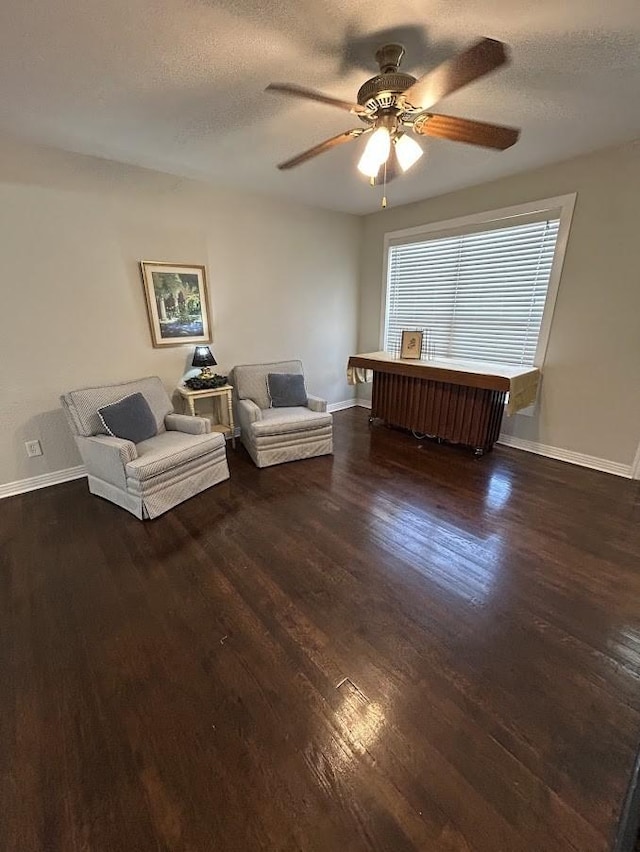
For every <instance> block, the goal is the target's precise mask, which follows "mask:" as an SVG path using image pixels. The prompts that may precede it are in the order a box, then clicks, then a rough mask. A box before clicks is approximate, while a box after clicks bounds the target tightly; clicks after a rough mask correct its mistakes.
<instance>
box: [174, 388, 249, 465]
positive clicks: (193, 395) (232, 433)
mask: <svg viewBox="0 0 640 852" xmlns="http://www.w3.org/2000/svg"><path fill="white" fill-rule="evenodd" d="M177 390H178V393H179V394H180V396H181V397H182V398H183V399H184V400H185V401H186V404H187V407H188V409H189V414H190V415H191V416H192V417H195V416H196V400H198V399H211V400H212V402H213V417H212V418H211V431H212V432H222V434H223V435H224V436H225V438H231V445H232V446H233V448H234V450H235V448H236V427H235V423H234V420H233V404H232V399H231V394H232V392H233V387H232V386H231V385H222V387H219V388H207V390H197V391H193V390H189V388H186V387H184V386H183V385H179V386H178V388H177ZM216 401H217V402H216ZM216 409H217V411H216ZM225 409H226V415H225ZM225 420H226V423H225V422H224V421H225Z"/></svg>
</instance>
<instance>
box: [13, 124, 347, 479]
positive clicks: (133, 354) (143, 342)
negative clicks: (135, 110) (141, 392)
mask: <svg viewBox="0 0 640 852" xmlns="http://www.w3.org/2000/svg"><path fill="white" fill-rule="evenodd" d="M360 227H361V222H360V220H359V219H357V218H356V217H352V216H347V215H341V214H337V213H330V212H323V211H320V210H313V209H310V208H307V207H303V206H298V205H294V204H290V203H283V202H279V201H272V200H268V199H265V198H259V197H252V196H247V195H241V194H237V193H229V192H221V191H216V190H215V189H214V188H212V187H209V186H207V185H204V184H198V183H195V182H190V181H185V180H179V179H177V178H174V177H170V176H168V175H161V174H158V173H154V172H149V171H146V170H143V169H136V168H130V167H126V166H122V165H118V164H116V163H110V162H108V161H104V160H99V159H94V158H90V157H82V156H77V155H73V154H65V153H63V152H58V151H54V150H52V149H42V148H40V149H38V148H35V147H25V146H23V145H20V144H17V143H15V142H13V141H11V140H7V139H4V140H0V288H1V293H2V298H1V307H0V392H1V397H0V436H1V437H0V484H3V483H7V482H12V481H15V480H20V479H24V478H28V477H32V476H36V475H39V474H43V473H48V472H50V471H56V470H60V469H64V468H68V467H71V466H74V465H77V464H79V463H80V457H79V455H78V454H77V452H76V449H75V445H74V443H73V441H72V439H71V437H70V435H69V433H68V430H67V427H66V423H65V422H64V419H63V415H62V413H61V411H60V409H59V405H58V396H59V394H60V393H62V392H63V391H65V390H68V389H71V388H74V387H79V386H83V385H87V384H92V383H101V382H113V381H118V380H120V379H128V378H134V377H136V376H143V375H148V374H158V375H159V376H161V378H162V379H163V381H164V382H165V384H166V386H167V388H169V389H171V388H172V387H175V385H176V383H177V382H178V380H179V379H180V377H181V376H182V375H183V373H184V370H185V367H186V366H187V365H188V363H189V359H190V357H191V355H192V353H193V347H192V346H180V347H176V348H170V349H164V350H157V349H153V348H152V346H151V342H150V337H149V330H148V325H147V317H146V310H145V303H144V297H143V292H142V286H141V283H140V279H139V272H138V266H137V264H138V261H139V260H141V259H153V260H167V261H176V262H185V263H191V262H192V263H204V264H206V266H207V270H208V274H209V291H210V301H211V305H210V308H211V311H212V318H213V329H214V330H213V344H212V349H213V352H214V354H215V356H216V359H217V361H218V364H219V367H218V371H219V372H225V371H227V370H228V369H229V368H231V367H232V366H233V365H234V364H236V363H242V362H254V361H261V360H273V359H280V358H292V357H300V358H302V359H303V361H304V363H305V367H306V371H307V377H308V385H309V388H310V390H311V392H313V393H317V394H320V395H323V396H325V397H326V398H327V399H328V400H329V401H331V402H337V401H340V400H344V399H347V398H350V397H352V396H353V392H352V389H350V388H349V387H348V386H347V385H346V383H345V379H344V375H345V363H346V359H347V357H348V355H349V354H350V353H351V352H353V350H354V348H355V344H356V329H357V288H358V248H359V236H360ZM34 438H37V439H39V440H40V441H41V442H42V446H43V449H44V456H43V457H42V458H35V459H28V458H27V457H26V455H25V450H24V441H26V440H29V439H34Z"/></svg>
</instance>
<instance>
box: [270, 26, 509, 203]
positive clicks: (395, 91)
mask: <svg viewBox="0 0 640 852" xmlns="http://www.w3.org/2000/svg"><path fill="white" fill-rule="evenodd" d="M375 56H376V61H377V62H378V64H379V66H380V73H379V74H377V75H376V76H375V77H372V78H371V79H370V80H367V81H366V83H364V84H363V85H362V86H361V87H360V89H359V91H358V94H357V103H351V102H350V101H345V100H342V99H340V98H333V97H331V96H330V95H325V94H323V93H322V92H316V91H314V90H313V89H306V88H303V87H302V86H297V85H293V84H288V83H270V84H269V85H268V86H267V91H271V92H279V93H280V94H284V95H290V96H291V97H294V98H305V99H307V100H312V101H319V102H320V103H324V104H328V105H329V106H335V107H338V108H339V109H343V110H347V111H348V112H350V113H352V114H354V115H356V116H358V118H359V119H360V120H361V121H362V123H363V124H364V125H365V126H364V127H356V128H354V129H352V130H346V131H345V132H344V133H339V134H338V135H337V136H333V137H332V138H331V139H326V140H325V141H324V142H320V144H319V145H314V147H313V148H309V150H308V151H303V153H302V154H298V155H297V156H296V157H292V158H291V159H290V160H286V161H285V162H284V163H279V165H278V168H279V169H292V168H294V167H295V166H299V165H301V164H302V163H305V162H306V161H307V160H310V159H312V158H313V157H317V156H318V154H323V153H324V152H325V151H330V150H331V149H332V148H336V147H337V146H338V145H342V144H343V143H345V142H350V141H351V140H352V139H357V138H358V137H360V136H363V135H365V134H371V136H370V137H369V141H368V142H367V145H366V147H365V149H364V152H363V154H362V157H361V158H360V162H359V163H358V169H359V171H360V172H361V173H362V174H364V175H366V176H367V177H369V179H370V180H371V183H372V184H374V183H375V182H376V181H377V180H378V179H379V175H380V170H381V169H382V168H383V167H384V169H383V175H382V179H383V180H384V181H385V182H388V181H389V180H391V179H392V178H394V177H395V176H396V175H397V174H399V171H398V167H399V168H400V169H401V170H402V171H403V172H406V171H407V170H408V169H410V168H411V166H412V165H414V163H416V162H417V161H418V160H419V159H420V157H421V156H422V154H423V150H422V148H421V147H420V145H419V144H418V143H417V142H416V140H415V139H414V138H413V136H412V135H409V131H413V133H414V134H417V135H418V136H436V137H439V138H441V139H450V140H452V141H454V142H466V143H468V144H470V145H482V146H483V147H486V148H496V149H498V150H500V151H503V150H505V149H506V148H509V147H511V145H514V144H515V143H516V142H517V140H518V136H519V135H520V131H519V130H517V129H515V128H513V127H502V126H500V125H498V124H486V123H485V122H482V121H472V120H471V119H468V118H455V117H454V116H451V115H440V114H438V113H434V112H431V108H432V106H433V105H434V104H435V103H437V102H438V101H440V100H442V98H444V97H445V96H446V95H450V94H452V93H453V92H455V91H457V90H458V89H461V88H462V87H463V86H466V85H467V84H468V83H471V82H473V81H474V80H477V79H479V78H480V77H483V76H484V75H485V74H488V73H489V72H491V71H495V70H496V69H497V68H499V67H500V66H501V65H505V64H506V63H507V62H508V55H507V47H506V45H505V44H503V43H502V42H500V41H495V40H494V39H491V38H483V39H481V40H480V41H478V42H477V43H476V44H474V45H473V46H472V47H470V48H468V49H467V50H465V51H464V52H463V53H459V54H458V55H457V56H454V57H453V58H451V59H448V60H447V61H446V62H443V63H442V64H441V65H439V66H437V67H436V68H434V69H433V70H432V71H429V72H428V73H427V74H425V75H424V76H423V77H420V79H419V80H416V78H415V77H412V76H411V75H410V74H405V73H404V72H403V71H400V70H399V69H400V63H401V61H402V57H403V56H404V47H403V46H402V45H401V44H386V45H384V46H383V47H381V48H379V49H378V50H377V51H376V55H375ZM383 205H384V201H383Z"/></svg>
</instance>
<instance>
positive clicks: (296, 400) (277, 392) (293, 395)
mask: <svg viewBox="0 0 640 852" xmlns="http://www.w3.org/2000/svg"><path fill="white" fill-rule="evenodd" d="M267 388H268V391H269V400H270V401H271V408H291V407H292V406H295V405H304V406H306V405H307V403H308V402H309V400H308V398H307V389H306V388H305V386H304V376H303V375H302V374H301V373H268V374H267Z"/></svg>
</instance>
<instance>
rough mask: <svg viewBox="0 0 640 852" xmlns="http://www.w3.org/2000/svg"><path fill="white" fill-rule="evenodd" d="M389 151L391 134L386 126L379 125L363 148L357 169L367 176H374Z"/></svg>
mask: <svg viewBox="0 0 640 852" xmlns="http://www.w3.org/2000/svg"><path fill="white" fill-rule="evenodd" d="M390 151H391V136H390V135H389V131H388V130H387V128H386V127H379V128H378V129H377V130H374V132H373V133H372V134H371V136H370V138H369V141H368V142H367V146H366V148H365V149H364V153H363V154H362V157H360V162H359V163H358V171H359V172H361V173H362V174H363V175H366V176H367V177H376V175H377V174H378V172H379V171H380V166H381V165H382V164H383V163H386V162H387V159H388V157H389V153H390Z"/></svg>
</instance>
